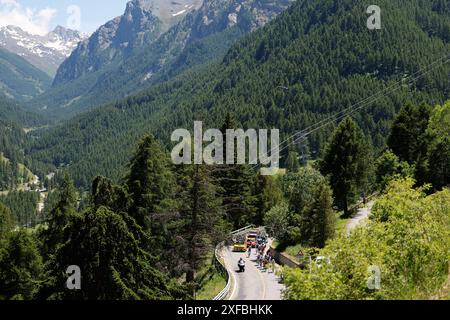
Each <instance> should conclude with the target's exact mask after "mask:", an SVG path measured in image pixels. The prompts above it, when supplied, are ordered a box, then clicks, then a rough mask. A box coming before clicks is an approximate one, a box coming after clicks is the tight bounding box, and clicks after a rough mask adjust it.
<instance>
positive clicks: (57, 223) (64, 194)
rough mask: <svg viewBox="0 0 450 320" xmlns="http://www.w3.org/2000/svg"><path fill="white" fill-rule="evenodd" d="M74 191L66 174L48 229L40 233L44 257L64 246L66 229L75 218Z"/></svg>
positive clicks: (75, 199) (51, 213)
mask: <svg viewBox="0 0 450 320" xmlns="http://www.w3.org/2000/svg"><path fill="white" fill-rule="evenodd" d="M76 201H77V196H76V190H75V188H74V186H73V181H72V180H71V178H70V176H69V175H68V174H65V175H64V181H63V184H62V185H61V190H60V192H59V200H58V203H57V204H56V206H55V207H54V208H53V209H52V211H51V212H50V216H49V217H48V221H47V223H48V228H47V229H45V230H43V231H42V234H41V238H42V240H43V252H44V253H45V254H46V255H53V254H55V253H56V251H57V249H58V247H59V246H61V245H62V244H64V242H65V236H66V229H67V228H69V225H70V222H71V220H72V219H73V217H74V216H76Z"/></svg>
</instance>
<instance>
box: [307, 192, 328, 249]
mask: <svg viewBox="0 0 450 320" xmlns="http://www.w3.org/2000/svg"><path fill="white" fill-rule="evenodd" d="M335 220H336V215H335V212H334V210H333V195H332V191H331V188H330V187H329V186H328V184H325V183H321V184H319V185H318V186H316V189H315V190H314V200H313V201H312V203H310V204H308V205H307V206H306V208H305V209H304V211H303V217H302V225H303V235H302V237H303V238H305V239H307V243H308V244H309V245H310V246H312V247H316V248H323V247H324V246H325V243H326V241H327V240H328V239H331V238H333V237H334V232H335V229H336V226H335V225H336V221H335Z"/></svg>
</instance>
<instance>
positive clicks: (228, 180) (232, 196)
mask: <svg viewBox="0 0 450 320" xmlns="http://www.w3.org/2000/svg"><path fill="white" fill-rule="evenodd" d="M236 128H237V124H236V120H235V118H234V117H233V115H232V114H230V113H228V114H227V116H226V119H225V123H224V125H223V126H222V133H223V135H224V158H225V159H226V157H227V152H226V141H227V135H226V131H227V129H236ZM234 153H235V159H236V145H235V150H234ZM215 177H216V185H218V186H220V189H219V196H220V197H221V198H222V200H223V208H224V210H225V214H226V216H227V219H228V220H229V221H231V222H232V224H233V227H234V228H236V229H238V228H241V227H243V226H244V225H246V224H249V223H253V222H254V219H255V213H256V207H255V203H256V197H255V195H254V185H255V175H254V173H253V172H252V170H251V168H250V167H249V166H248V165H238V164H234V165H227V164H224V165H219V166H217V167H216V170H215Z"/></svg>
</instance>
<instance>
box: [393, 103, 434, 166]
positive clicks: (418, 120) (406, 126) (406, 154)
mask: <svg viewBox="0 0 450 320" xmlns="http://www.w3.org/2000/svg"><path fill="white" fill-rule="evenodd" d="M430 109H431V108H430V106H428V105H425V104H422V105H420V106H418V107H417V106H414V105H412V104H411V103H408V104H407V105H405V106H404V107H403V108H402V109H401V110H400V113H399V114H398V116H397V117H396V119H395V121H394V124H393V126H392V129H391V134H390V135H389V138H388V146H389V148H390V149H391V150H392V151H393V152H394V153H395V154H396V155H397V156H398V157H399V158H400V160H401V161H407V162H408V163H409V164H410V165H413V164H416V163H417V161H418V160H419V159H422V160H423V157H421V156H424V155H426V150H427V145H428V140H427V134H426V130H427V127H428V122H429V119H430Z"/></svg>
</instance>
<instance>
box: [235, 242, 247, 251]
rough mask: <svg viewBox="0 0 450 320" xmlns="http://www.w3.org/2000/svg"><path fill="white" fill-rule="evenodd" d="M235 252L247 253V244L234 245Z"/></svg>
mask: <svg viewBox="0 0 450 320" xmlns="http://www.w3.org/2000/svg"><path fill="white" fill-rule="evenodd" d="M233 251H234V252H246V251H247V244H246V243H235V244H234V245H233Z"/></svg>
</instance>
